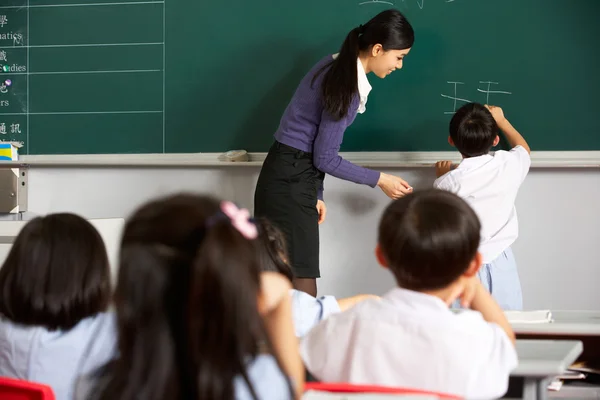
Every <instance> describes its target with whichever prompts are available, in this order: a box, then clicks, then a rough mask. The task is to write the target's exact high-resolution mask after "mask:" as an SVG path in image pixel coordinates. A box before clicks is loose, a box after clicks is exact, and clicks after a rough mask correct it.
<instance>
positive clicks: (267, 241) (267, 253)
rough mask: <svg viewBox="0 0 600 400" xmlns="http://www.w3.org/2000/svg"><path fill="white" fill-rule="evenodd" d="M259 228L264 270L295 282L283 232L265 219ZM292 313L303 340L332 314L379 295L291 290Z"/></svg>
mask: <svg viewBox="0 0 600 400" xmlns="http://www.w3.org/2000/svg"><path fill="white" fill-rule="evenodd" d="M254 223H255V224H256V226H257V228H258V246H259V250H258V254H259V260H260V261H259V262H260V267H261V268H262V270H263V271H274V272H279V273H280V274H282V275H283V276H285V277H286V278H288V280H289V281H290V282H291V281H292V280H293V279H294V274H293V272H292V269H291V268H290V266H289V265H288V263H287V260H288V255H287V246H286V243H285V237H284V236H283V233H281V231H280V230H279V229H277V227H276V226H274V225H273V224H271V223H270V222H269V221H268V220H267V219H265V218H257V219H255V220H254ZM290 296H291V298H292V314H293V317H294V328H295V330H296V336H297V337H299V338H301V337H303V336H304V335H306V334H307V333H308V332H309V331H310V330H311V329H312V328H313V327H314V326H315V325H317V324H318V323H319V322H320V321H322V320H323V319H325V318H327V317H328V316H330V315H331V314H335V313H338V312H340V311H345V310H347V309H349V308H351V307H353V306H354V305H356V304H358V303H360V302H361V301H363V300H366V299H370V298H375V299H378V298H379V296H375V295H371V294H360V295H357V296H353V297H347V298H345V299H339V300H338V299H336V298H335V297H334V296H321V297H318V298H317V297H313V296H311V295H309V294H308V293H304V292H301V291H299V290H296V289H291V290H290Z"/></svg>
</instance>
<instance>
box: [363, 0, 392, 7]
mask: <svg viewBox="0 0 600 400" xmlns="http://www.w3.org/2000/svg"><path fill="white" fill-rule="evenodd" d="M365 4H389V5H390V6H393V5H394V3H392V2H391V1H383V0H367V1H363V2H362V3H358V5H359V6H363V5H365Z"/></svg>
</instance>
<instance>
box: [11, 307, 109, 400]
mask: <svg viewBox="0 0 600 400" xmlns="http://www.w3.org/2000/svg"><path fill="white" fill-rule="evenodd" d="M116 348H117V333H116V321H115V316H114V314H112V313H100V314H98V315H96V316H94V317H89V318H86V319H83V320H81V321H80V322H79V323H78V324H77V325H75V326H74V327H73V328H71V329H69V330H68V331H63V330H56V331H49V330H48V329H46V328H44V327H38V326H24V325H19V324H15V323H14V322H12V321H10V320H8V319H6V318H4V317H0V376H6V377H10V378H16V379H23V380H27V381H33V382H38V383H43V384H46V385H49V386H50V387H52V390H53V391H54V395H55V397H56V400H72V399H73V393H74V389H75V384H76V383H77V381H78V379H79V378H81V377H82V376H83V375H85V374H88V373H91V372H92V371H94V370H96V369H97V368H99V367H101V366H102V365H104V364H105V363H107V362H108V361H110V360H111V359H112V358H113V357H114V355H115V352H116Z"/></svg>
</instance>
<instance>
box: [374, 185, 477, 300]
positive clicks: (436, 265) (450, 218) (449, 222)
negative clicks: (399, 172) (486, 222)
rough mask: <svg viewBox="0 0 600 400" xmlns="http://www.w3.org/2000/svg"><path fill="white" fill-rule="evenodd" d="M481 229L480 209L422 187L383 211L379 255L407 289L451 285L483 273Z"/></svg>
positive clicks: (424, 288) (385, 265) (420, 290)
mask: <svg viewBox="0 0 600 400" xmlns="http://www.w3.org/2000/svg"><path fill="white" fill-rule="evenodd" d="M480 228H481V225H480V222H479V219H478V218H477V215H476V214H475V212H474V211H473V210H472V209H471V207H470V206H469V205H468V204H467V203H466V202H465V201H464V200H462V199H461V198H460V197H458V196H456V195H455V194H453V193H450V192H448V191H443V190H438V189H431V190H424V191H416V192H414V193H411V194H408V195H406V196H404V197H402V198H400V199H398V200H395V201H393V202H392V203H391V204H390V205H389V206H388V207H387V209H386V210H385V212H384V213H383V216H382V218H381V221H380V224H379V239H378V246H377V250H376V254H377V258H378V260H379V262H380V264H381V265H383V266H384V267H387V268H389V269H390V271H391V272H392V274H393V275H394V276H395V278H396V281H397V283H398V286H400V287H402V288H405V289H409V290H414V291H419V292H428V291H436V290H442V289H446V288H449V287H450V286H451V285H453V284H455V283H457V282H458V281H459V280H460V279H462V278H463V277H465V278H469V277H472V276H473V275H474V274H476V273H477V270H478V269H479V267H480V265H481V256H480V254H479V253H478V251H477V249H478V247H479V240H480Z"/></svg>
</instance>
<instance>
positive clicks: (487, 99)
mask: <svg viewBox="0 0 600 400" xmlns="http://www.w3.org/2000/svg"><path fill="white" fill-rule="evenodd" d="M492 85H499V83H498V82H491V81H479V86H480V87H481V86H484V87H485V89H481V88H480V87H479V88H477V91H478V92H481V93H485V94H486V96H485V104H490V94H512V93H511V92H507V91H504V90H490V89H491V87H492Z"/></svg>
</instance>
